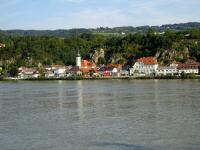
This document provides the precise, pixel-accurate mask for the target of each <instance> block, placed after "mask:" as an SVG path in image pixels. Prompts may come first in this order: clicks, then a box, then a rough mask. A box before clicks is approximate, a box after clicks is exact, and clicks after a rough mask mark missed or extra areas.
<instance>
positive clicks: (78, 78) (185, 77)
mask: <svg viewBox="0 0 200 150" xmlns="http://www.w3.org/2000/svg"><path fill="white" fill-rule="evenodd" d="M112 79H123V80H148V79H200V75H193V74H190V75H184V76H172V75H170V76H155V77H153V76H152V77H131V76H129V77H84V76H74V77H65V78H44V77H40V78H29V79H17V78H3V77H0V81H10V80H23V81H51V80H112Z"/></svg>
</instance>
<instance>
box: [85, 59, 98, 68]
mask: <svg viewBox="0 0 200 150" xmlns="http://www.w3.org/2000/svg"><path fill="white" fill-rule="evenodd" d="M85 66H87V67H96V64H95V63H92V62H91V61H89V60H82V61H81V67H85Z"/></svg>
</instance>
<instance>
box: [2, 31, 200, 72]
mask: <svg viewBox="0 0 200 150" xmlns="http://www.w3.org/2000/svg"><path fill="white" fill-rule="evenodd" d="M52 34H53V33H52ZM73 34H74V33H73ZM73 34H72V36H67V37H62V38H61V37H57V36H52V35H51V36H38V35H37V36H36V35H33V36H30V35H29V36H25V35H24V36H19V35H18V36H17V35H15V36H8V34H5V33H0V43H2V44H5V47H1V48H0V67H1V66H2V67H3V69H4V68H5V67H6V69H7V70H8V72H9V71H10V72H13V70H16V68H17V67H20V66H36V67H37V66H41V65H47V64H65V65H74V64H75V57H76V54H77V52H78V51H79V52H80V53H81V56H82V58H83V59H92V60H94V61H95V62H96V63H97V64H102V63H103V64H109V63H120V64H123V65H125V64H128V65H132V64H133V63H134V61H135V60H136V59H138V58H140V57H143V56H156V57H157V58H158V61H159V63H160V64H169V63H171V62H173V61H180V62H185V61H187V60H188V59H193V60H195V61H199V62H200V28H192V29H187V30H181V31H177V30H169V29H168V30H166V31H165V33H162V34H159V32H158V31H156V30H155V29H152V28H149V29H148V30H147V31H146V33H145V34H143V33H140V32H139V33H135V34H127V35H123V36H105V35H103V34H94V33H92V32H87V33H84V32H83V33H81V34H80V33H79V34H76V36H74V35H73Z"/></svg>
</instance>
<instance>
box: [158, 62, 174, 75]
mask: <svg viewBox="0 0 200 150" xmlns="http://www.w3.org/2000/svg"><path fill="white" fill-rule="evenodd" d="M177 66H178V64H176V63H172V64H170V65H169V66H158V68H157V72H156V75H158V76H160V75H175V74H178V69H177Z"/></svg>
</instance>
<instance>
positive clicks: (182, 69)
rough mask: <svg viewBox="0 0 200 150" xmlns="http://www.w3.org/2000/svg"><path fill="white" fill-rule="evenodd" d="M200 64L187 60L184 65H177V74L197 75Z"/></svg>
mask: <svg viewBox="0 0 200 150" xmlns="http://www.w3.org/2000/svg"><path fill="white" fill-rule="evenodd" d="M199 68H200V63H198V62H196V61H194V60H192V59H189V60H187V61H186V62H185V63H180V62H179V63H178V73H179V74H181V73H185V74H191V73H194V74H199Z"/></svg>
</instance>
